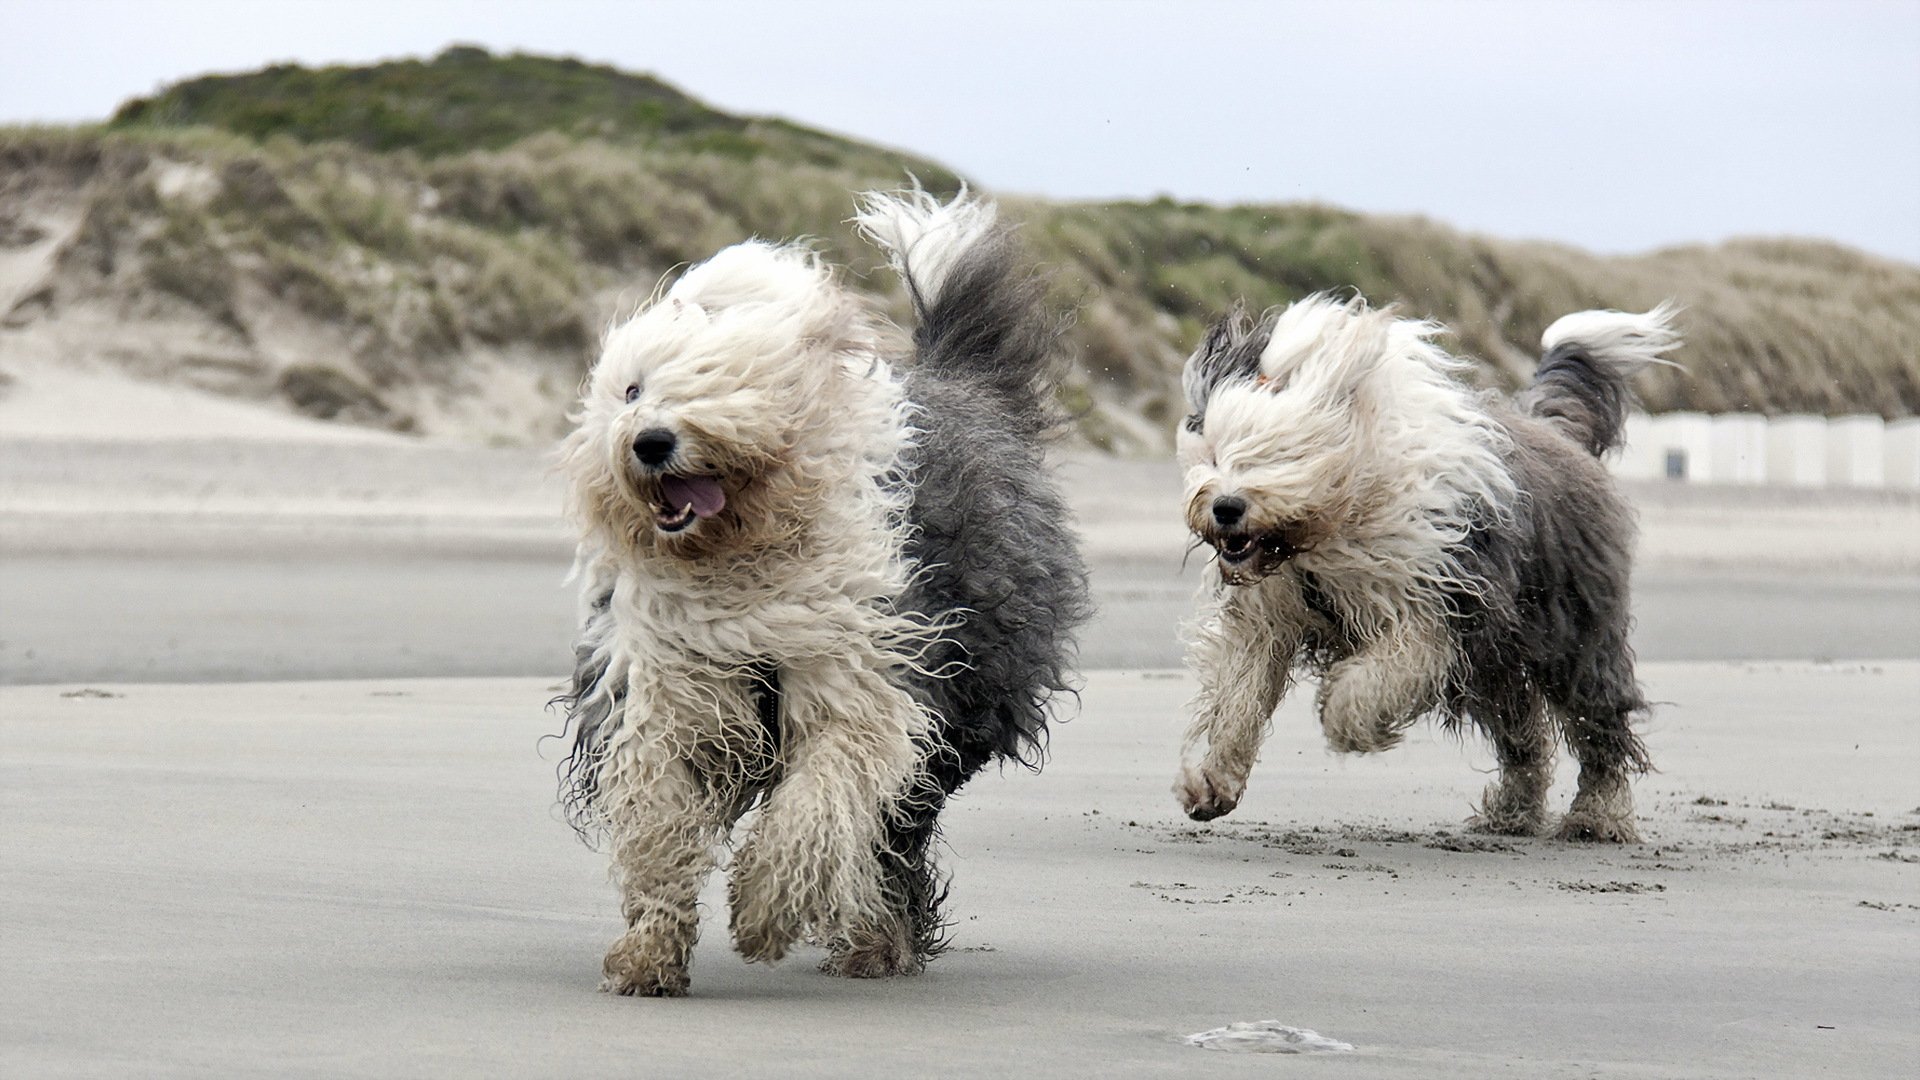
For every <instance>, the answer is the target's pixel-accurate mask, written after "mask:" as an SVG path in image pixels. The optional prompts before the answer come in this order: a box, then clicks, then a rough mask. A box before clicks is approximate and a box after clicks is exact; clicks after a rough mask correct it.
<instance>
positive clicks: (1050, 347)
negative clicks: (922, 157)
mask: <svg viewBox="0 0 1920 1080" xmlns="http://www.w3.org/2000/svg"><path fill="white" fill-rule="evenodd" d="M853 221H854V224H855V226H856V227H858V228H859V230H860V232H861V234H862V235H864V236H865V237H866V238H867V239H868V240H870V241H872V242H873V243H874V244H875V245H876V246H878V247H879V248H880V249H881V250H883V251H885V252H886V253H887V258H888V261H889V262H891V263H892V264H893V269H894V271H895V272H896V273H898V274H899V275H900V278H901V280H902V281H903V282H905V284H906V287H907V295H908V297H909V298H911V300H912V301H913V313H914V317H915V322H916V326H915V329H914V333H913V340H914V344H915V345H916V346H917V348H918V353H919V357H918V360H917V365H918V367H919V368H920V370H921V371H923V372H925V373H928V374H932V375H934V376H936V377H938V378H944V379H955V380H964V381H966V382H968V383H970V384H972V385H974V386H978V387H981V388H983V389H986V390H990V391H992V392H994V393H996V394H997V395H998V396H999V397H1000V398H1001V399H1002V400H1004V402H1005V403H1006V406H1007V408H1008V412H1009V415H1010V416H1011V417H1012V418H1015V419H1018V420H1021V421H1024V422H1025V423H1026V424H1027V425H1029V426H1031V427H1032V428H1034V429H1035V430H1036V431H1039V430H1044V429H1046V428H1047V427H1050V426H1051V425H1052V424H1053V422H1054V420H1055V414H1054V406H1053V401H1054V390H1055V388H1056V387H1057V385H1058V383H1059V380H1060V376H1061V374H1062V367H1063V363H1064V358H1063V356H1062V355H1061V352H1060V349H1059V341H1060V335H1061V332H1062V331H1063V330H1064V329H1065V324H1064V322H1063V321H1062V320H1061V319H1059V318H1056V317H1055V316H1053V315H1052V314H1050V313H1049V311H1048V308H1047V306H1046V292H1047V289H1046V282H1045V281H1044V280H1043V279H1042V278H1040V277H1039V276H1038V275H1037V274H1035V273H1034V271H1033V270H1032V269H1031V268H1029V266H1028V264H1027V263H1026V261H1025V259H1024V258H1023V256H1022V253H1021V250H1020V246H1019V244H1017V243H1016V242H1015V241H1014V238H1013V229H1012V228H1011V227H1010V226H1008V225H1004V224H1002V223H1000V222H999V220H998V215H997V214H996V212H995V209H994V205H993V204H992V203H991V202H987V201H985V200H982V199H980V198H978V197H976V196H973V195H970V194H968V193H967V192H966V191H965V190H962V191H961V192H960V194H959V195H957V196H955V197H954V199H953V201H952V202H948V203H945V204H942V203H941V202H939V201H938V200H937V199H935V198H934V197H933V196H932V195H929V194H928V193H926V192H924V191H920V190H918V189H915V190H912V191H902V192H893V193H880V192H868V193H867V194H865V195H862V196H861V197H860V208H859V213H858V214H856V215H855V216H854V219H853Z"/></svg>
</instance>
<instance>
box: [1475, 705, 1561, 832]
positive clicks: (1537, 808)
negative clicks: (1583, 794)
mask: <svg viewBox="0 0 1920 1080" xmlns="http://www.w3.org/2000/svg"><path fill="white" fill-rule="evenodd" d="M1514 696H1515V700H1511V701H1507V702H1503V703H1500V704H1499V705H1497V706H1493V707H1494V708H1496V709H1498V712H1496V713H1495V714H1494V715H1492V716H1490V717H1488V718H1486V720H1485V721H1484V722H1483V724H1482V726H1483V727H1484V728H1485V729H1486V732H1487V736H1488V738H1489V740H1490V741H1491V742H1492V743H1493V750H1494V754H1495V755H1496V756H1497V757H1498V758H1499V760H1500V779H1499V780H1497V781H1495V782H1494V783H1491V784H1488V785H1487V790H1486V792H1485V793H1484V794H1483V795H1481V797H1480V812H1479V813H1477V814H1475V815H1474V816H1473V818H1472V820H1470V821H1469V822H1468V827H1469V828H1472V829H1474V830H1476V831H1479V832H1488V833H1503V834H1506V835H1508V836H1538V835H1539V834H1540V833H1542V832H1545V831H1546V828H1547V789H1548V788H1549V787H1551V786H1552V785H1553V759H1554V752H1553V751H1554V740H1553V725H1552V721H1551V720H1550V719H1549V718H1548V717H1547V715H1546V705H1545V702H1543V701H1542V700H1541V699H1540V695H1539V694H1537V693H1535V692H1534V691H1533V690H1532V689H1531V688H1527V689H1523V690H1517V691H1516V692H1515V695H1514Z"/></svg>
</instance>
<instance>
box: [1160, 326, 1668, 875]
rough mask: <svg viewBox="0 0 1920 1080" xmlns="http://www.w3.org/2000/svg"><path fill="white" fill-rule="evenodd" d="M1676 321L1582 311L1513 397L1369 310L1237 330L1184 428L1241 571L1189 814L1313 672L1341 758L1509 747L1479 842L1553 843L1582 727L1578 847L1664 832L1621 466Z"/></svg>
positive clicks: (1199, 499) (1191, 776)
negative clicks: (1418, 723) (1568, 755)
mask: <svg viewBox="0 0 1920 1080" xmlns="http://www.w3.org/2000/svg"><path fill="white" fill-rule="evenodd" d="M1670 314H1671V312H1670V309H1669V308H1668V307H1666V306H1665V305H1662V306H1661V307H1658V308H1655V309H1654V310H1652V311H1649V312H1647V313H1645V314H1641V315H1631V314H1623V313H1620V312H1614V311H1585V312H1580V313H1578V314H1573V315H1568V316H1566V317H1564V318H1562V319H1560V320H1559V321H1558V322H1555V323H1554V324H1553V325H1552V326H1551V327H1549V328H1548V329H1547V332H1546V335H1545V337H1544V339H1543V340H1542V342H1541V344H1542V346H1543V348H1544V350H1545V356H1544V359H1543V360H1542V361H1541V363H1540V366H1539V369H1538V370H1537V372H1536V373H1535V375H1534V378H1533V382H1532V384H1531V385H1530V386H1529V387H1527V388H1526V389H1525V390H1523V391H1521V392H1520V393H1519V394H1518V395H1516V396H1514V397H1512V398H1511V399H1508V398H1504V397H1501V396H1500V395H1496V394H1488V393H1482V392H1477V391H1475V390H1472V389H1470V388H1469V387H1467V386H1466V385H1464V384H1463V383H1462V382H1461V381H1460V378H1459V376H1460V375H1461V374H1462V372H1463V371H1464V370H1465V369H1466V368H1467V367H1469V366H1470V365H1469V364H1468V363H1467V362H1465V361H1462V360H1460V359H1457V358H1455V357H1453V356H1450V355H1448V354H1447V353H1445V352H1443V351H1442V350H1441V349H1439V348H1438V347H1437V346H1435V345H1434V344H1433V341H1432V339H1433V337H1434V335H1435V334H1437V333H1439V332H1440V331H1441V330H1442V329H1443V328H1442V327H1440V326H1438V325H1436V324H1434V323H1431V322H1422V321H1416V320H1412V319H1406V318H1401V317H1398V316H1397V315H1396V314H1395V313H1394V312H1393V311H1392V310H1391V309H1388V310H1373V309H1370V308H1369V307H1368V306H1367V304H1366V302H1365V301H1364V300H1362V299H1359V298H1354V299H1349V300H1341V299H1336V298H1333V297H1329V296H1326V295H1318V296H1313V297H1310V298H1308V299H1305V300H1302V301H1300V302H1298V303H1296V304H1293V305H1292V306H1290V307H1288V308H1287V309H1286V310H1284V311H1280V312H1278V313H1277V314H1276V313H1272V312H1269V313H1268V314H1267V315H1265V316H1263V317H1261V318H1259V319H1253V318H1249V317H1248V316H1247V315H1246V314H1245V313H1244V312H1239V311H1236V312H1235V313H1233V314H1230V315H1229V316H1227V317H1226V318H1224V319H1222V320H1220V321H1219V322H1218V323H1216V324H1215V325H1214V326H1213V327H1212V329H1211V330H1210V331H1209V332H1208V334H1207V336H1206V339H1205V341H1204V342H1203V343H1202V344H1201V345H1200V347H1199V348H1198V349H1197V350H1196V351H1195V352H1194V354H1193V355H1192V357H1191V358H1190V359H1189V360H1188V361H1187V364H1186V368H1185V372H1184V383H1185V390H1186V397H1187V401H1188V404H1189V405H1190V407H1191V414H1190V415H1189V416H1188V417H1187V418H1186V422H1185V424H1184V427H1183V430H1182V431H1181V433H1180V435H1179V455H1180V461H1181V465H1182V467H1183V468H1184V469H1185V489H1186V517H1187V524H1188V526H1189V527H1190V528H1191V530H1192V532H1193V534H1194V535H1195V537H1196V538H1197V542H1201V543H1205V544H1207V545H1210V546H1211V547H1212V549H1213V551H1214V554H1215V559H1214V564H1213V565H1214V566H1215V567H1217V574H1215V573H1209V575H1208V578H1209V584H1208V587H1207V589H1206V590H1205V593H1204V595H1205V596H1206V600H1205V602H1204V604H1203V609H1202V613H1201V615H1200V617H1199V618H1198V619H1197V620H1196V621H1195V623H1194V624H1193V626H1192V627H1191V628H1190V632H1189V652H1188V662H1189V665H1190V666H1191V667H1192V669H1193V671H1194V673H1195V675H1196V677H1197V679H1198V681H1199V684H1200V689H1199V693H1198V695H1197V696H1196V698H1195V700H1194V702H1193V704H1192V714H1193V715H1192V725H1191V727H1190V729H1189V731H1188V734H1187V741H1186V750H1185V753H1184V755H1183V758H1184V760H1183V763H1182V768H1181V770H1180V774H1179V777H1178V779H1177V780H1176V782H1175V784H1174V793H1175V795H1176V796H1177V797H1178V799H1179V801H1180V804H1181V806H1182V807H1183V808H1184V809H1185V810H1186V812H1187V814H1188V816H1190V817H1192V818H1194V819H1195V820H1198V821H1207V820H1210V819H1212V818H1216V817H1219V816H1220V815H1222V814H1225V813H1228V812H1230V811H1232V810H1233V808H1234V807H1235V806H1236V805H1238V804H1239V802H1240V799H1241V797H1242V795H1243V794H1244V793H1245V791H1246V786H1247V777H1248V775H1249V773H1250V772H1251V771H1252V769H1253V764H1254V761H1255V760H1256V759H1257V758H1258V757H1259V754H1260V744H1261V742H1262V740H1263V739H1264V738H1265V737H1266V734H1267V731H1268V730H1269V724H1270V720H1271V718H1272V716H1273V712H1274V709H1275V707H1276V706H1277V705H1278V704H1279V702H1280V699H1281V697H1282V696H1283V695H1284V694H1285V693H1286V691H1287V688H1288V684H1289V681H1290V679H1291V678H1292V676H1293V674H1294V673H1295V672H1296V671H1305V672H1308V673H1311V674H1314V675H1317V676H1318V677H1319V691H1318V697H1317V701H1316V705H1317V707H1318V712H1319V717H1320V727H1321V730H1322V731H1323V732H1324V733H1325V735H1326V739H1327V742H1328V744H1329V745H1330V746H1331V747H1332V748H1333V749H1334V750H1336V751H1341V752H1353V753H1373V752H1377V751H1381V750H1386V749H1388V748H1389V747H1392V746H1393V745H1395V744H1396V743H1398V742H1399V741H1400V738H1401V736H1402V735H1403V734H1404V733H1405V731H1406V729H1407V727H1408V726H1409V725H1410V724H1412V723H1413V722H1414V721H1415V720H1416V719H1418V718H1420V717H1422V716H1425V715H1428V714H1435V715H1437V716H1438V717H1439V718H1440V719H1441V720H1442V721H1443V722H1444V723H1446V724H1447V725H1448V726H1449V727H1450V728H1455V729H1457V728H1459V727H1460V726H1462V725H1467V724H1471V725H1472V726H1474V727H1477V728H1478V729H1479V730H1480V731H1481V732H1483V733H1484V734H1485V735H1486V737H1487V738H1488V739H1489V740H1491V741H1492V743H1493V747H1494V751H1495V754H1496V756H1497V758H1498V761H1499V766H1500V773H1499V777H1498V779H1497V780H1496V781H1495V782H1494V783H1492V784H1490V785H1489V786H1488V787H1487V789H1486V792H1485V795H1484V797H1483V799H1482V802H1481V804H1480V806H1479V808H1478V813H1477V814H1476V815H1475V816H1474V818H1473V820H1472V824H1473V825H1474V826H1475V827H1476V828H1478V829H1481V830H1483V831H1488V832H1497V833H1509V834H1519V835H1535V834H1541V833H1544V832H1546V831H1547V830H1548V829H1549V826H1550V824H1551V822H1550V820H1549V815H1548V812H1547V788H1548V786H1549V785H1550V784H1551V783H1552V780H1553V765H1554V756H1555V741H1556V739H1555V736H1556V733H1557V735H1558V737H1559V738H1560V739H1563V740H1565V742H1566V744H1567V747H1568V749H1569V750H1570V751H1571V752H1572V754H1573V756H1574V757H1575V758H1576V759H1577V760H1578V761H1579V763H1580V779H1579V789H1578V791H1577V792H1576V793H1575V795H1574V798H1573V804H1572V806H1571V808H1570V809H1569V811H1568V813H1567V814H1566V815H1565V816H1564V817H1563V818H1561V820H1560V823H1559V835H1560V836H1561V837H1564V838H1567V839H1584V840H1608V841H1620V842H1633V841H1636V840H1637V839H1638V836H1637V833H1636V830H1635V828H1634V817H1633V795H1632V789H1631V788H1630V786H1629V782H1630V779H1631V777H1632V776H1633V775H1635V774H1637V773H1641V772H1644V771H1646V770H1647V769H1648V768H1649V767H1650V766H1649V762H1648V759H1647V751H1646V748H1645V747H1644V746H1643V745H1642V744H1641V741H1640V738H1639V736H1638V735H1636V734H1635V733H1634V730H1633V725H1634V723H1635V721H1636V720H1637V719H1638V718H1640V717H1642V716H1643V715H1644V714H1645V712H1646V709H1647V702H1646V700H1645V699H1644V698H1643V697H1642V696H1641V691H1640V688H1639V685H1638V683H1637V682H1636V681H1635V678H1634V670H1633V651H1632V649H1631V647H1630V646H1629V645H1628V642H1627V631H1628V627H1629V622H1630V618H1629V612H1628V600H1627V585H1628V571H1629V563H1630V560H1631V556H1632V551H1633V535H1634V528H1633V515H1632V513H1631V511H1630V510H1629V508H1628V507H1627V505H1626V503H1625V502H1624V501H1623V500H1622V498H1621V496H1620V494H1619V493H1618V492H1617V491H1616V490H1615V488H1614V485H1613V484H1612V482H1611V481H1610V479H1609V477H1608V475H1607V472H1606V470H1605V468H1604V467H1603V466H1602V464H1601V461H1600V457H1601V455H1602V454H1604V453H1606V452H1607V451H1608V450H1610V449H1612V448H1614V447H1615V446H1617V445H1619V442H1620V437H1621V426H1622V423H1623V422H1624V420H1625V416H1626V411H1627V409H1628V408H1629V407H1630V405H1631V404H1632V401H1633V395H1632V389H1631V383H1632V379H1633V377H1634V375H1635V373H1636V372H1638V371H1640V370H1641V369H1642V368H1644V367H1645V366H1646V365H1648V364H1652V363H1664V362H1666V361H1664V360H1663V359H1662V357H1661V354H1662V353H1663V352H1666V351H1667V350H1669V349H1672V348H1674V347H1676V346H1677V345H1678V344H1679V340H1680V339H1679V337H1678V335H1677V334H1676V333H1675V332H1674V330H1673V328H1672V325H1671V322H1670Z"/></svg>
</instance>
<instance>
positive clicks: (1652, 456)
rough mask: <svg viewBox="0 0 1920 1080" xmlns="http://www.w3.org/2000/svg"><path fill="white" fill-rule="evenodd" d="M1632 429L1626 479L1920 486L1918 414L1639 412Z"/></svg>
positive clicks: (1617, 468)
mask: <svg viewBox="0 0 1920 1080" xmlns="http://www.w3.org/2000/svg"><path fill="white" fill-rule="evenodd" d="M1626 434H1627V439H1626V446H1625V448H1624V449H1623V450H1622V451H1621V453H1620V454H1619V456H1618V457H1616V458H1615V459H1614V460H1613V461H1612V467H1613V471H1614V474H1615V475H1617V476H1620V477H1623V478H1626V479H1632V480H1661V479H1665V480H1673V481H1682V482H1687V483H1695V484H1773V485H1778V486H1782V487H1804V488H1822V487H1833V488H1872V489H1887V490H1895V491H1920V418H1916V417H1906V418H1904V419H1900V420H1883V419H1881V418H1880V417H1878V416H1834V417H1826V416H1762V415H1759V414H1756V413H1724V414H1720V415H1714V416H1709V415H1707V414H1705V413H1696V412H1672V413H1658V414H1654V415H1648V414H1644V413H1636V414H1634V415H1632V416H1630V417H1628V419H1627V432H1626Z"/></svg>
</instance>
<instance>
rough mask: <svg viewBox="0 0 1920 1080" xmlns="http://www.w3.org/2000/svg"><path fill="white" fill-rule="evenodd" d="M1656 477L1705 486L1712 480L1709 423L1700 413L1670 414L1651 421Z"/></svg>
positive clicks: (1707, 418) (1710, 424)
mask: <svg viewBox="0 0 1920 1080" xmlns="http://www.w3.org/2000/svg"><path fill="white" fill-rule="evenodd" d="M1652 446H1653V450H1654V453H1655V454H1656V460H1657V461H1658V462H1659V472H1658V474H1657V475H1659V476H1663V477H1665V478H1666V479H1668V480H1686V481H1689V482H1691V483H1696V484H1700V483H1706V482H1708V481H1711V480H1713V479H1714V476H1713V419H1712V418H1711V417H1709V416H1707V415H1705V414H1704V413H1697V412H1672V413H1662V414H1660V415H1659V416H1656V417H1654V418H1653V440H1652Z"/></svg>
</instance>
